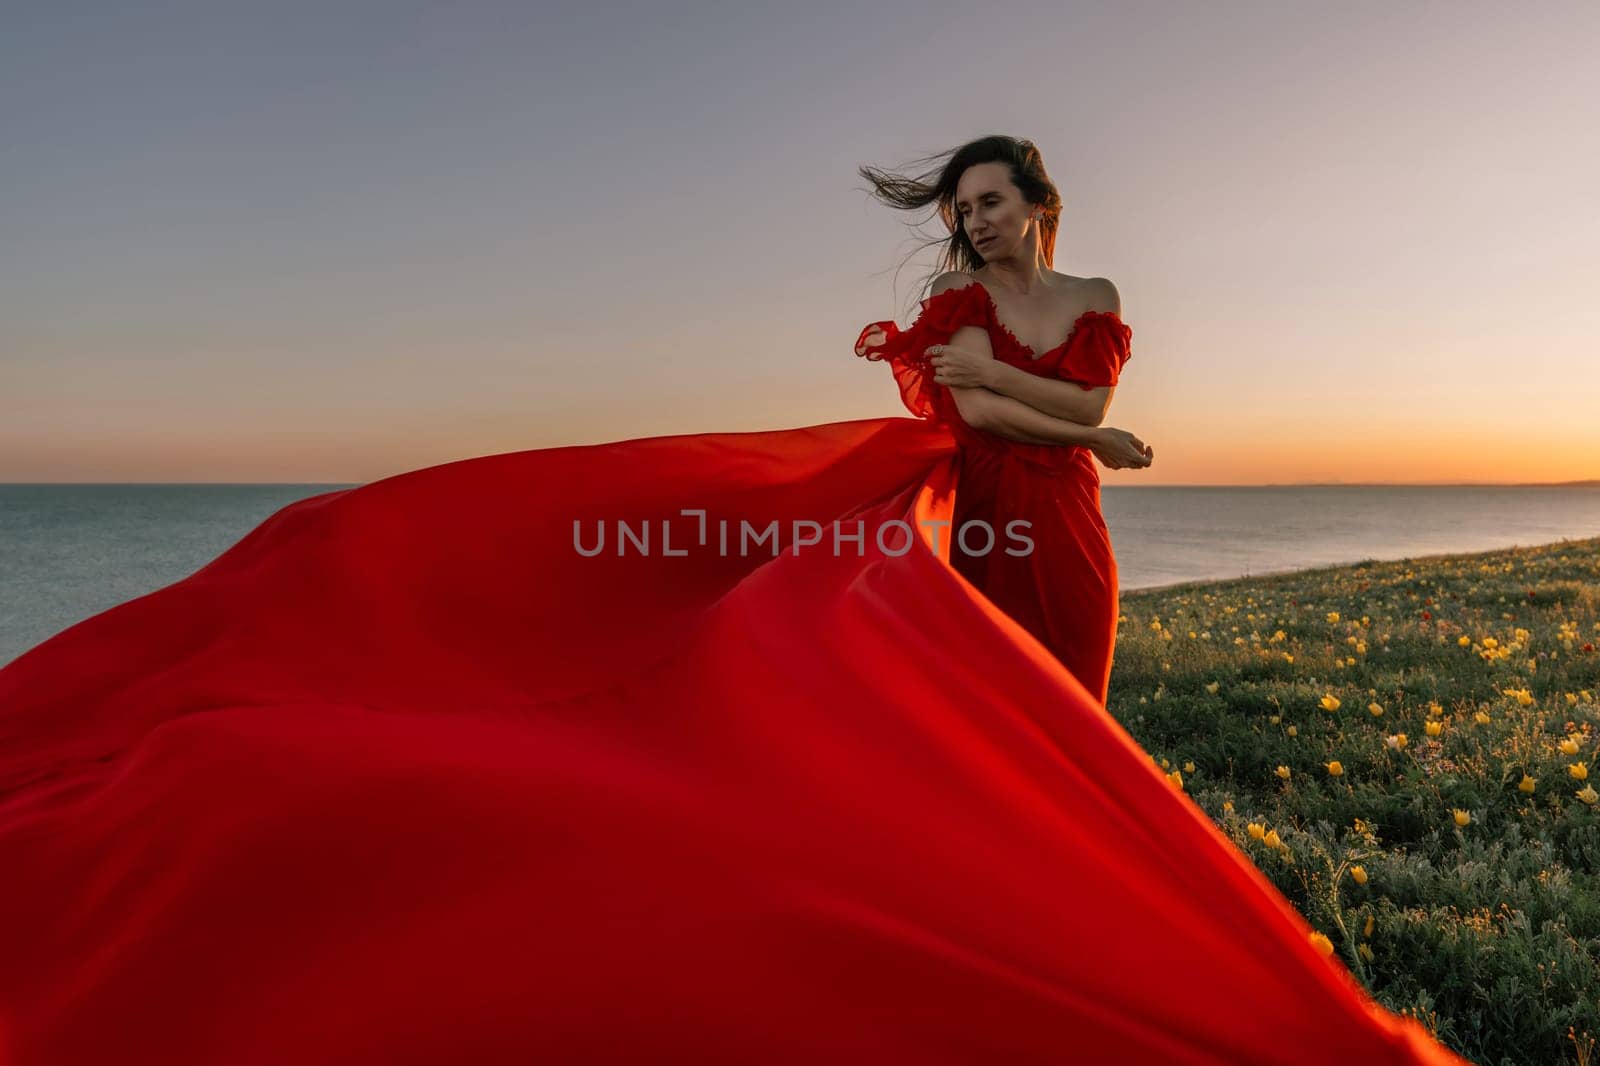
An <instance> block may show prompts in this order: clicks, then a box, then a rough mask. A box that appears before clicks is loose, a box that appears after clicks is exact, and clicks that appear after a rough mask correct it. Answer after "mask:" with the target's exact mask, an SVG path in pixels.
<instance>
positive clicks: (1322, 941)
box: [1311, 932, 1333, 956]
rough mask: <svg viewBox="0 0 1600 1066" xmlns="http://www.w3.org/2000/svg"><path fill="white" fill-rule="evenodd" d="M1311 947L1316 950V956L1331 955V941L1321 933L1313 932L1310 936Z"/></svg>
mask: <svg viewBox="0 0 1600 1066" xmlns="http://www.w3.org/2000/svg"><path fill="white" fill-rule="evenodd" d="M1311 946H1312V947H1314V948H1316V949H1317V954H1318V955H1322V956H1328V955H1332V954H1333V941H1331V940H1329V939H1328V938H1327V937H1325V936H1323V935H1322V934H1321V933H1315V932H1314V933H1312V934H1311Z"/></svg>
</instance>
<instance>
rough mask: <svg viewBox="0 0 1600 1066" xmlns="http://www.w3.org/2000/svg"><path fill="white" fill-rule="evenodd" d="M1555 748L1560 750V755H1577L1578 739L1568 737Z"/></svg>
mask: <svg viewBox="0 0 1600 1066" xmlns="http://www.w3.org/2000/svg"><path fill="white" fill-rule="evenodd" d="M1556 747H1558V748H1560V749H1561V754H1563V755H1576V754H1578V738H1577V737H1568V738H1567V739H1565V740H1563V741H1562V742H1561V743H1560V744H1557V745H1556Z"/></svg>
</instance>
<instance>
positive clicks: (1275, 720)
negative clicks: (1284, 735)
mask: <svg viewBox="0 0 1600 1066" xmlns="http://www.w3.org/2000/svg"><path fill="white" fill-rule="evenodd" d="M1281 721H1283V715H1281V714H1275V715H1273V716H1272V717H1270V718H1268V719H1267V724H1268V725H1277V724H1278V723H1279V722H1281Z"/></svg>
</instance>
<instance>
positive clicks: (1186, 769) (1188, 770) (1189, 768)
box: [1183, 762, 1194, 774]
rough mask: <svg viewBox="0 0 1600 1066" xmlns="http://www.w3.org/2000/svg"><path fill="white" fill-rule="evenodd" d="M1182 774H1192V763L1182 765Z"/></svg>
mask: <svg viewBox="0 0 1600 1066" xmlns="http://www.w3.org/2000/svg"><path fill="white" fill-rule="evenodd" d="M1183 772H1184V773H1186V774H1192V773H1194V763H1192V762H1186V763H1184V764H1183Z"/></svg>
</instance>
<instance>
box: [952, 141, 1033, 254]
mask: <svg viewBox="0 0 1600 1066" xmlns="http://www.w3.org/2000/svg"><path fill="white" fill-rule="evenodd" d="M1032 210H1033V205H1032V204H1030V203H1028V202H1027V201H1026V200H1024V199H1023V198H1022V190H1020V189H1018V188H1017V187H1016V186H1015V185H1013V184H1012V182H1011V168H1010V167H1008V166H1006V164H1004V163H978V164H975V165H973V166H970V167H968V168H967V169H966V170H965V171H963V172H962V174H961V178H960V180H958V181H957V182H956V215H957V217H958V218H960V219H961V228H962V229H963V230H965V231H966V234H967V239H968V240H970V241H971V242H972V246H973V248H975V249H977V252H978V254H979V255H980V256H982V257H983V258H984V259H985V260H990V259H1005V258H1010V257H1014V256H1016V255H1018V254H1019V253H1020V252H1021V251H1022V250H1023V249H1024V248H1026V246H1027V245H1026V240H1027V237H1028V228H1029V226H1030V224H1031V216H1030V212H1031V211H1032Z"/></svg>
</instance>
